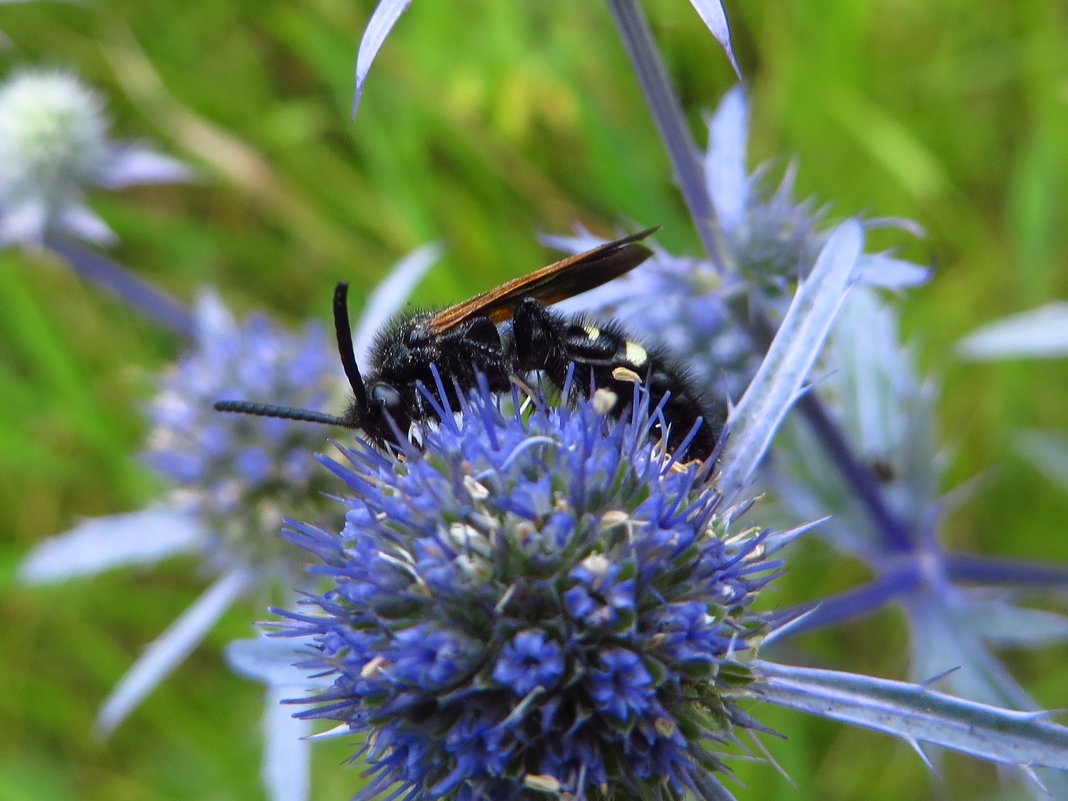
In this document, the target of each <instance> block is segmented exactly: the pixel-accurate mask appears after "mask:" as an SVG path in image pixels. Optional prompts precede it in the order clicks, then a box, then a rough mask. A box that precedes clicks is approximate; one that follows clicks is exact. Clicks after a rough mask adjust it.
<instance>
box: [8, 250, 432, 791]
mask: <svg viewBox="0 0 1068 801" xmlns="http://www.w3.org/2000/svg"><path fill="white" fill-rule="evenodd" d="M436 256H437V251H436V249H435V248H434V247H425V248H420V249H419V250H417V251H415V252H413V253H412V254H411V255H410V256H408V257H407V258H406V259H404V260H402V261H401V262H400V263H399V264H398V265H397V266H396V267H395V268H394V270H393V272H392V273H391V275H390V276H389V277H388V278H387V280H386V281H384V282H383V283H382V285H381V286H380V287H379V288H378V289H377V290H376V291H375V292H373V293H371V296H370V297H369V299H368V301H367V307H366V312H365V313H364V315H363V316H362V317H361V320H360V323H359V324H358V325H357V330H356V332H355V333H354V340H355V342H356V343H357V345H358V347H360V348H363V347H366V343H367V342H368V341H369V339H370V334H371V333H372V332H371V331H369V330H368V329H371V328H373V329H377V328H378V327H379V326H380V325H381V320H382V317H383V316H388V315H389V314H390V313H391V312H393V311H395V310H396V309H397V308H399V307H400V305H401V304H402V303H403V302H404V301H405V300H406V299H407V297H408V295H409V294H410V292H411V289H412V288H413V287H414V285H415V284H416V283H417V282H418V281H419V280H420V278H421V277H422V276H423V274H424V273H425V272H426V270H427V269H428V268H429V266H430V265H431V264H432V263H433V262H434V260H435V259H436ZM195 322H196V328H195V341H194V347H193V349H192V350H191V351H190V353H189V354H188V355H186V356H185V357H184V358H183V359H182V360H181V361H180V362H179V363H178V364H177V365H175V366H173V367H172V368H171V369H170V370H168V371H166V372H164V373H163V374H162V375H161V376H159V378H158V385H157V390H158V391H157V395H156V396H155V398H154V399H153V400H152V402H151V403H150V404H149V405H148V408H147V414H148V417H149V419H150V421H151V423H152V429H151V431H150V432H149V434H148V437H147V447H146V449H145V453H144V458H145V461H146V462H147V463H148V464H149V465H150V466H151V467H152V468H153V469H154V470H155V471H156V472H157V473H158V474H159V475H160V476H161V477H162V478H163V480H164V482H165V484H166V487H167V489H166V493H165V495H164V496H163V497H162V498H161V499H160V500H159V501H157V502H156V503H155V504H153V505H152V506H150V507H149V508H147V509H144V510H141V511H138V512H131V513H127V514H119V515H113V516H111V517H105V518H96V519H91V520H88V521H86V522H84V523H82V524H80V525H78V526H76V527H75V528H74V529H72V530H71V531H69V532H67V533H65V534H61V535H58V536H55V537H52V538H50V539H48V540H45V541H44V542H43V543H41V544H40V545H39V546H38V547H36V548H35V549H34V550H33V551H32V552H31V553H30V554H29V555H28V556H27V557H26V559H25V560H24V562H23V563H22V565H21V566H20V577H21V578H22V580H23V581H25V582H27V583H32V584H41V583H48V582H54V581H61V580H64V579H68V578H72V577H75V576H84V575H91V574H94V573H98V572H100V571H102V570H106V569H109V568H113V567H119V566H122V565H128V564H142V565H143V564H151V563H154V562H157V561H159V560H161V559H163V558H166V557H168V556H172V555H177V554H182V553H186V554H193V555H195V556H197V557H199V559H200V561H201V563H202V565H203V566H204V567H205V568H206V569H207V572H208V573H210V574H212V575H215V576H216V577H217V578H216V579H215V581H214V582H213V583H212V585H211V586H210V587H209V588H208V589H207V590H206V591H205V592H204V594H203V595H202V596H201V597H200V598H199V599H198V600H197V601H196V602H195V603H194V604H193V605H192V606H191V607H190V608H189V609H188V610H187V611H186V612H184V613H183V614H182V615H181V616H180V617H179V618H178V619H177V620H176V621H175V622H174V623H173V624H172V625H171V626H170V627H169V628H168V629H167V631H166V632H164V633H163V634H162V635H161V636H160V637H159V639H157V640H156V641H155V642H153V643H152V644H151V645H150V646H149V647H148V648H147V649H146V650H145V652H144V654H143V655H142V656H141V657H140V658H139V659H138V660H137V662H136V663H135V664H134V665H133V666H132V667H131V669H130V670H129V672H127V674H126V675H125V676H124V677H123V678H122V679H121V680H120V682H119V683H118V685H116V687H115V689H114V690H113V691H112V693H111V695H110V696H109V698H108V700H107V701H106V702H105V703H104V705H103V707H102V708H101V711H100V714H99V716H98V718H97V726H98V728H99V729H100V730H101V731H102V732H105V733H106V732H110V731H111V730H113V729H114V728H115V727H116V726H117V725H119V723H121V722H122V720H124V719H125V718H126V716H127V715H129V713H130V712H131V711H132V710H133V709H134V708H135V707H136V706H137V705H138V704H139V703H140V702H141V700H143V698H144V697H145V696H146V695H147V694H148V693H149V692H151V691H152V689H154V688H155V687H156V685H157V684H158V683H159V682H160V681H162V679H163V678H164V677H165V676H166V675H167V674H168V673H170V671H172V670H173V669H174V668H175V667H176V666H177V665H178V664H179V663H180V662H181V661H182V660H183V659H184V658H185V656H186V655H188V653H189V652H190V651H192V650H193V648H195V647H196V646H197V645H198V644H199V643H200V641H201V640H202V639H203V637H204V636H205V635H206V634H207V633H208V631H210V630H211V628H212V626H213V625H214V624H215V622H216V621H217V620H218V619H219V617H220V616H221V615H222V614H223V613H224V612H225V611H226V610H227V609H228V608H229V607H230V606H231V605H232V604H233V603H234V602H235V601H236V600H237V599H238V598H240V597H241V596H242V595H245V594H248V593H250V592H252V591H254V590H257V589H259V590H261V591H263V592H272V591H273V592H278V591H280V590H284V591H285V592H286V596H285V597H288V593H289V592H290V591H291V588H293V587H300V586H303V585H305V584H307V583H308V580H307V578H306V576H305V575H304V573H303V572H302V571H301V570H300V562H301V560H302V558H303V554H302V553H301V552H300V551H299V550H298V549H297V548H294V547H293V546H292V545H290V544H289V543H287V542H286V541H285V540H283V539H282V538H281V537H279V536H277V532H278V530H279V529H280V528H281V523H282V518H283V515H284V514H286V513H293V512H294V510H299V511H298V512H297V513H299V514H302V515H305V516H306V517H307V518H308V519H311V520H324V519H329V518H330V517H331V516H332V515H333V514H336V513H335V511H334V510H335V509H336V506H335V505H334V504H329V503H326V502H325V501H324V499H323V497H322V495H321V493H322V492H323V491H324V490H325V489H327V488H328V480H329V475H328V474H327V473H326V472H325V471H323V470H322V468H321V467H319V466H318V465H317V464H316V463H315V461H314V459H313V458H312V455H313V454H314V453H316V452H317V451H318V450H320V449H321V448H322V446H323V444H324V443H325V441H326V437H327V436H328V435H329V433H330V432H329V430H328V429H325V428H323V427H321V426H314V425H309V424H305V423H295V422H293V421H286V420H278V419H272V418H260V417H251V416H238V415H222V414H219V413H217V412H215V411H214V410H213V408H212V405H213V403H214V402H215V401H217V400H219V399H220V398H225V397H237V398H250V399H259V398H267V399H270V400H271V401H275V402H278V403H282V404H289V405H294V406H302V407H305V408H327V407H329V406H331V405H340V404H341V402H342V401H341V397H340V396H341V394H342V392H343V389H342V387H343V380H342V376H341V375H340V372H341V371H340V365H339V364H338V358H337V353H336V345H335V343H334V341H333V340H332V339H330V338H328V337H327V336H326V335H325V333H324V329H323V328H322V327H321V326H320V325H318V324H313V325H309V326H307V327H306V329H305V330H304V332H303V333H302V334H300V335H292V334H289V333H286V332H285V331H283V330H281V329H280V328H278V327H277V326H276V325H275V324H274V323H272V322H271V321H270V320H268V319H267V318H265V317H262V316H256V317H253V318H251V319H249V320H248V321H246V322H244V323H239V322H237V321H236V320H235V319H234V317H233V316H232V315H231V314H230V312H229V311H228V310H227V309H226V308H225V307H224V306H223V304H222V303H221V301H220V300H219V299H218V297H216V296H215V295H214V294H213V293H205V294H204V295H203V296H202V297H201V299H200V301H199V303H198V304H197V306H196V310H195ZM358 352H359V351H358ZM361 355H362V353H361ZM338 519H340V517H339V516H338ZM267 650H268V653H267V654H265V653H264V649H263V648H261V647H258V646H255V645H248V644H244V643H241V644H236V645H235V646H234V647H233V648H232V649H231V652H230V653H229V657H230V661H231V664H232V665H233V666H234V667H235V669H236V670H238V671H239V672H241V673H243V674H244V675H248V676H254V677H259V678H260V679H262V680H265V681H268V682H277V684H278V686H281V687H287V688H289V691H288V692H287V694H289V695H292V694H293V691H292V688H293V687H294V686H300V687H308V686H310V685H313V684H314V682H310V681H309V680H308V679H307V678H306V677H303V676H297V675H295V674H294V672H293V671H292V669H288V670H286V669H284V668H282V667H279V664H280V663H285V664H289V663H292V661H294V660H293V658H292V656H291V654H289V652H288V651H285V650H284V649H282V653H281V655H279V653H278V651H279V649H278V648H270V649H267ZM280 676H281V677H282V678H279V677H280ZM277 690H278V687H277V686H275V685H274V684H272V685H271V686H270V688H269V691H268V692H269V700H268V711H269V714H268V716H267V718H266V719H265V725H266V726H267V728H266V730H265V738H266V740H267V746H268V747H267V756H268V757H269V762H268V763H265V778H266V779H267V781H268V790H269V792H270V797H271V798H272V799H274V801H297V800H298V799H302V798H304V797H306V784H307V780H306V772H307V766H306V760H302V759H300V758H298V757H297V756H295V755H297V754H299V753H303V749H305V748H306V746H305V744H303V743H302V742H301V741H300V739H299V738H300V737H301V736H302V735H303V734H304V733H305V732H303V730H302V729H301V728H300V727H298V730H297V731H296V732H294V726H293V723H292V721H290V720H288V716H285V715H279V714H277V713H276V712H275V704H276V702H277V697H278V695H279V693H278V691H277ZM280 743H281V744H282V745H281V746H280V745H279V744H280ZM283 749H288V750H287V754H288V755H289V756H288V760H289V761H288V762H286V761H285V760H280V759H278V758H277V756H276V754H277V752H278V751H279V750H283ZM280 765H288V768H289V769H288V770H287V769H284V768H283V769H280V768H279V766H280Z"/></svg>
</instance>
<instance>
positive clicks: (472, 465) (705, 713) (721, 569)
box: [280, 390, 778, 801]
mask: <svg viewBox="0 0 1068 801" xmlns="http://www.w3.org/2000/svg"><path fill="white" fill-rule="evenodd" d="M427 397H428V398H429V397H430V396H429V395H428V396H427ZM613 400H617V399H614V398H613V397H611V396H606V395H605V393H603V392H601V393H597V394H596V395H595V396H594V398H593V399H591V400H584V401H581V402H578V403H576V404H574V405H569V406H565V407H557V406H553V405H551V404H547V403H546V402H545V401H544V399H541V398H539V399H538V400H537V401H536V403H535V404H534V406H535V408H534V409H533V410H529V409H524V408H523V405H522V404H519V403H518V402H517V399H516V398H514V397H513V399H512V404H511V405H510V406H509V405H508V404H506V403H505V404H502V403H501V402H500V401H499V400H498V399H495V398H494V397H493V396H491V395H490V394H489V393H488V392H486V391H485V390H478V391H474V392H472V393H471V395H470V396H469V397H468V398H467V399H465V401H464V408H463V409H462V410H461V411H462V414H459V415H456V416H455V417H454V416H453V415H451V414H445V415H444V416H443V419H444V422H443V423H441V424H440V425H437V426H432V427H427V428H426V429H425V430H424V432H423V442H422V450H416V449H415V448H414V447H413V448H408V449H406V452H405V454H404V455H403V456H402V457H400V458H397V459H394V458H392V457H387V456H384V455H382V454H380V453H377V452H375V451H373V450H371V449H370V448H368V447H366V446H363V445H362V444H360V445H358V446H357V447H356V448H354V449H351V450H344V451H343V453H344V456H345V462H344V463H338V462H328V465H329V466H330V467H331V469H332V470H333V471H334V472H335V473H336V474H337V475H338V476H339V477H340V478H341V479H342V480H343V481H344V482H345V484H346V485H347V487H348V490H349V493H350V497H348V498H347V499H345V500H344V504H345V506H346V510H347V511H346V523H345V526H344V528H343V529H342V530H341V531H340V532H335V531H330V530H326V529H324V528H320V527H316V526H312V525H307V524H294V526H293V529H292V531H291V532H290V537H291V538H292V540H293V541H294V542H296V543H297V544H299V545H301V546H302V547H304V548H305V549H307V550H308V551H310V552H311V553H313V554H315V555H316V556H317V557H318V558H319V559H320V560H321V561H322V564H320V565H316V566H313V567H311V568H309V569H310V570H311V571H312V572H313V573H315V574H317V575H321V576H324V577H326V578H328V579H329V580H330V581H331V582H332V586H331V587H330V589H328V590H327V591H326V592H324V593H323V594H322V595H320V596H312V597H311V598H310V599H309V601H308V602H309V603H310V604H312V605H314V606H316V607H318V610H317V611H316V612H315V613H299V612H286V613H283V614H284V615H285V618H286V620H285V623H284V630H283V631H282V632H280V633H281V634H283V635H286V636H291V637H297V638H299V639H300V640H304V641H306V642H307V644H308V645H310V646H311V648H312V649H313V651H314V656H313V657H312V658H311V659H310V660H309V661H308V662H307V663H306V664H305V667H308V668H310V669H314V670H315V671H316V672H318V673H323V672H326V673H330V674H332V675H333V676H334V684H333V687H332V689H331V690H329V691H328V692H326V693H325V694H324V695H322V696H320V697H319V698H318V699H317V700H318V706H316V707H315V708H314V709H311V710H308V711H306V712H304V713H302V716H303V717H307V718H313V719H325V720H334V721H340V722H341V723H342V724H344V725H345V726H347V727H348V729H349V730H351V731H354V732H359V733H361V734H364V735H365V736H366V742H365V745H364V746H363V747H362V749H361V751H360V753H359V756H360V757H362V758H363V759H365V760H366V761H367V762H368V763H369V764H370V765H371V769H370V775H371V776H372V777H373V778H372V780H371V781H370V783H369V784H368V785H367V787H366V788H365V789H364V790H363V791H362V792H361V793H360V794H359V795H358V796H357V798H361V799H368V798H371V797H374V796H376V795H378V794H379V793H383V792H385V791H386V789H387V788H389V787H390V786H392V785H394V784H399V785H400V787H399V789H397V790H396V793H397V794H398V795H397V797H402V798H407V799H431V798H434V799H437V798H444V799H458V800H459V799H464V800H468V799H470V801H474V799H482V798H493V799H520V798H528V797H531V798H533V797H535V796H537V795H540V792H543V791H546V790H550V791H553V792H557V793H559V794H570V796H571V797H575V798H619V799H630V798H633V799H638V798H664V799H679V798H683V797H684V796H687V797H688V794H690V793H693V794H696V795H697V796H698V797H707V796H708V793H706V792H704V791H703V790H702V788H707V787H708V786H709V784H708V782H709V773H710V771H715V770H725V766H724V765H723V764H722V762H721V758H720V756H719V755H717V753H716V750H715V748H714V746H715V743H717V742H718V743H724V742H727V741H730V740H731V739H732V737H731V728H732V725H745V724H746V722H747V720H748V719H747V718H745V717H744V716H742V715H740V714H738V713H737V712H736V710H735V708H734V706H733V705H732V702H730V701H728V700H727V699H726V698H724V697H723V696H722V695H721V690H723V689H725V688H727V687H729V686H737V685H738V683H745V682H747V681H748V670H747V668H746V666H745V665H746V662H747V661H748V660H749V659H751V658H752V657H753V656H754V654H755V651H756V646H757V644H758V640H759V637H760V636H761V633H762V630H763V623H762V620H761V618H760V617H759V616H758V615H756V614H754V613H753V612H751V611H749V605H750V603H751V602H752V600H753V598H754V596H755V595H756V593H757V592H758V591H759V590H760V589H761V588H762V587H763V586H764V585H765V584H767V582H768V581H770V580H771V578H772V577H773V575H774V573H775V570H776V568H777V566H778V565H777V564H776V563H774V562H770V561H768V559H767V553H768V551H769V550H773V547H771V540H770V539H769V537H768V535H767V533H766V532H764V533H761V532H758V531H755V530H754V531H746V532H743V533H733V534H728V531H727V528H728V527H727V523H726V522H725V517H724V513H723V510H721V509H720V506H721V500H720V496H719V495H718V494H717V492H716V491H715V489H714V487H713V486H712V485H710V484H709V483H708V481H707V473H708V471H707V469H706V468H705V467H704V466H702V465H700V464H698V463H696V462H693V463H688V464H681V463H679V462H678V461H677V460H676V459H674V458H673V457H672V455H671V454H670V453H667V452H665V450H664V448H663V447H662V446H661V445H660V444H658V443H654V442H651V441H650V439H651V438H650V436H649V433H650V431H651V430H653V429H654V427H655V423H654V422H651V418H653V419H654V420H655V414H654V415H650V414H649V412H648V408H647V404H645V402H644V401H641V402H639V403H637V404H635V405H634V407H633V409H634V410H636V411H633V410H632V411H628V412H627V413H626V414H624V416H623V419H621V420H620V419H616V418H615V417H613V416H611V415H610V414H606V413H605V410H606V408H610V404H611V403H612V402H613ZM517 408H518V409H520V410H519V411H517V410H515V409H517Z"/></svg>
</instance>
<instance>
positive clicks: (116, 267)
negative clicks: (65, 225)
mask: <svg viewBox="0 0 1068 801" xmlns="http://www.w3.org/2000/svg"><path fill="white" fill-rule="evenodd" d="M44 244H45V247H46V248H48V249H49V250H51V251H52V252H53V253H55V254H57V255H58V256H60V257H61V258H62V259H63V260H64V261H66V262H67V263H68V264H69V265H70V266H71V267H72V268H73V269H74V271H75V272H76V273H78V275H80V276H81V277H82V278H85V279H86V280H88V281H91V282H93V283H94V284H96V285H98V286H100V287H102V288H104V289H106V290H107V291H108V292H110V293H111V294H112V295H115V296H116V297H118V298H119V299H120V300H122V301H123V302H125V303H126V304H128V305H129V306H131V307H133V308H134V309H137V310H138V311H139V312H141V313H142V314H143V315H144V316H145V317H147V318H148V319H149V320H151V321H152V322H154V323H157V324H159V325H161V326H163V327H164V328H168V329H170V330H171V331H173V332H175V333H176V334H179V335H180V336H182V337H184V338H185V339H190V340H191V339H192V338H193V335H194V333H195V324H194V322H193V314H192V312H190V311H189V309H188V308H186V307H185V306H184V305H183V304H182V303H181V302H180V301H178V300H176V299H175V298H173V297H172V296H170V295H168V294H167V293H165V292H164V291H163V290H161V289H158V288H157V287H155V286H153V285H152V284H151V283H150V282H149V281H146V280H145V279H143V278H140V277H138V276H136V275H134V274H133V273H131V272H130V271H129V270H127V269H126V268H125V267H123V266H122V265H121V264H119V263H118V262H115V261H112V260H111V259H109V258H107V257H106V256H103V255H102V254H100V253H97V252H96V251H95V250H93V249H92V248H88V247H86V246H85V245H82V244H80V243H78V242H75V241H73V240H70V239H65V238H60V237H56V236H50V237H47V238H46V240H45V243H44Z"/></svg>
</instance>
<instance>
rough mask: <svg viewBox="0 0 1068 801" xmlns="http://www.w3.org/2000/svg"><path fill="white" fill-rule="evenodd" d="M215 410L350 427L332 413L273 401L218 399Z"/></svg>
mask: <svg viewBox="0 0 1068 801" xmlns="http://www.w3.org/2000/svg"><path fill="white" fill-rule="evenodd" d="M215 411H217V412H234V413H236V414H253V415H256V416H257V417H279V418H281V419H283V420H300V421H301V422H305V423H322V424H323V425H328V426H344V427H345V428H352V426H351V425H349V424H348V423H347V422H345V420H343V419H342V418H340V417H335V416H334V415H332V414H325V413H323V412H314V411H312V410H311V409H295V408H293V407H292V406H278V405H276V404H273V403H256V402H255V401H218V402H217V403H216V404H215Z"/></svg>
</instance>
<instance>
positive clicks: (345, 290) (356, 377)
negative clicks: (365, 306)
mask: <svg viewBox="0 0 1068 801" xmlns="http://www.w3.org/2000/svg"><path fill="white" fill-rule="evenodd" d="M334 329H335V331H336V333H337V352H338V354H339V355H340V356H341V366H342V367H344V368H345V377H346V378H348V380H349V386H351V387H352V394H353V395H355V396H356V407H357V408H358V409H361V410H364V409H366V408H367V390H366V389H365V388H364V385H363V377H362V376H361V375H360V368H359V367H358V366H357V365H356V354H355V353H354V352H353V350H352V326H351V325H349V285H348V284H347V283H345V282H344V281H338V284H337V286H336V287H335V288H334Z"/></svg>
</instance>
